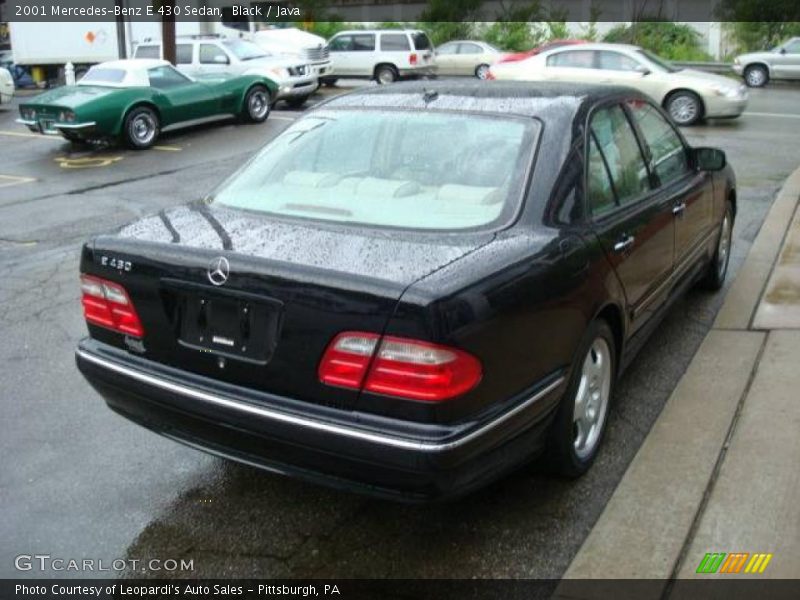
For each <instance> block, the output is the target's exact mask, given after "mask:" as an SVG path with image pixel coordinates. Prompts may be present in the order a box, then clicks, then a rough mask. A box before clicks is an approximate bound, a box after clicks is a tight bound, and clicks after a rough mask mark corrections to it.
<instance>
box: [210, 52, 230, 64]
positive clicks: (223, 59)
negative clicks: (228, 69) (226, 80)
mask: <svg viewBox="0 0 800 600" xmlns="http://www.w3.org/2000/svg"><path fill="white" fill-rule="evenodd" d="M212 60H213V61H214V64H217V65H227V64H228V57H227V56H222V55H221V54H217V55H215V56H214V58H213V59H212Z"/></svg>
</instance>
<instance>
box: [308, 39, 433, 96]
mask: <svg viewBox="0 0 800 600" xmlns="http://www.w3.org/2000/svg"><path fill="white" fill-rule="evenodd" d="M328 48H329V50H330V53H331V61H332V63H333V74H332V75H331V76H330V77H323V78H321V79H322V83H326V84H332V83H333V82H335V81H336V79H338V78H341V77H358V78H367V79H374V80H375V81H377V82H378V83H380V84H386V83H392V82H393V81H397V80H398V79H400V78H404V77H422V76H432V75H435V74H436V61H435V59H434V53H433V44H431V40H430V39H429V38H428V36H427V34H426V33H425V32H424V31H420V30H418V29H376V30H357V31H342V32H340V33H337V34H336V35H335V36H333V37H332V38H331V39H330V41H329V42H328Z"/></svg>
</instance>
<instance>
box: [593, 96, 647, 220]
mask: <svg viewBox="0 0 800 600" xmlns="http://www.w3.org/2000/svg"><path fill="white" fill-rule="evenodd" d="M591 132H592V136H593V137H594V140H595V143H596V144H597V148H598V150H599V151H600V152H601V153H602V155H603V158H604V159H605V161H606V166H607V167H608V172H609V175H610V176H611V183H612V184H613V186H614V190H615V191H616V193H617V202H618V203H619V204H620V205H621V206H624V205H625V204H630V203H631V202H633V201H634V200H636V199H637V198H639V196H641V195H642V194H643V193H645V192H647V191H648V190H649V189H650V181H649V177H648V173H647V166H646V165H645V162H644V158H643V157H642V152H641V150H640V149H639V143H638V142H637V141H636V135H635V134H634V133H633V129H632V128H631V124H630V123H629V122H628V118H627V117H626V116H625V112H624V111H623V110H622V107H621V106H612V107H610V108H604V109H602V110H599V111H598V112H596V113H595V114H594V116H593V117H592V123H591Z"/></svg>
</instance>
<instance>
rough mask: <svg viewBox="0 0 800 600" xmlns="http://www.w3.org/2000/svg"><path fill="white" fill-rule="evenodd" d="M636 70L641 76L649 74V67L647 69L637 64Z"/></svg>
mask: <svg viewBox="0 0 800 600" xmlns="http://www.w3.org/2000/svg"><path fill="white" fill-rule="evenodd" d="M636 72H637V73H639V75H641V76H642V77H644V76H645V75H650V69H648V68H647V67H645V66H644V65H638V66H637V67H636Z"/></svg>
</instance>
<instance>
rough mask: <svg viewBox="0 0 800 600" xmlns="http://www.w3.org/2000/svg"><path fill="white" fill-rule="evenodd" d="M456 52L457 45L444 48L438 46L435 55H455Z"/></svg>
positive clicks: (446, 45) (447, 45)
mask: <svg viewBox="0 0 800 600" xmlns="http://www.w3.org/2000/svg"><path fill="white" fill-rule="evenodd" d="M457 51H458V44H445V45H444V46H439V47H438V48H437V49H436V54H441V55H442V56H449V55H451V54H455V53H456V52H457Z"/></svg>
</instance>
